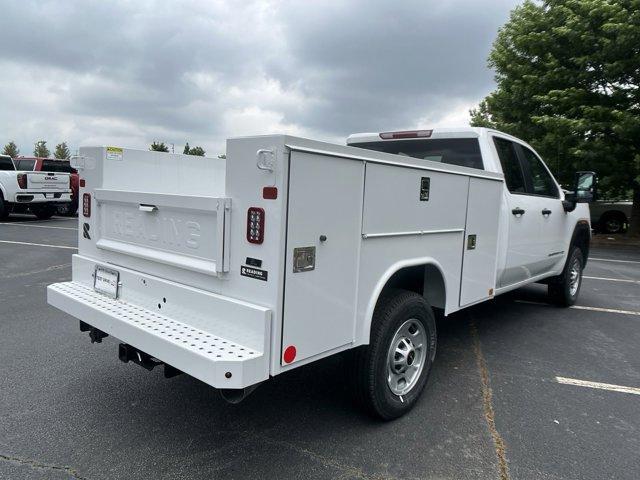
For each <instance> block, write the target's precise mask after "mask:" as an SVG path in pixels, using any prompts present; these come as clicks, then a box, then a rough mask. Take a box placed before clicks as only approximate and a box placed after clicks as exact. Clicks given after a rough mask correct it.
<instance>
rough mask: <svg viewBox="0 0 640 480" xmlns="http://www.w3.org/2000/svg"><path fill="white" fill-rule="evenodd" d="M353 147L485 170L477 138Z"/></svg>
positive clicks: (356, 145)
mask: <svg viewBox="0 0 640 480" xmlns="http://www.w3.org/2000/svg"><path fill="white" fill-rule="evenodd" d="M351 146H353V147H357V148H366V149H367V150H375V151H377V152H385V153H393V154H395V155H404V156H406V157H413V158H420V159H422V160H430V161H432V162H439V163H446V164H448V165H459V166H461V167H469V168H477V169H480V170H482V169H484V165H483V163H482V155H481V153H480V144H479V143H478V139H477V138H433V139H425V140H394V141H384V142H366V143H354V144H352V145H351Z"/></svg>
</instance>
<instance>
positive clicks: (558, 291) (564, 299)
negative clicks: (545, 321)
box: [548, 247, 584, 307]
mask: <svg viewBox="0 0 640 480" xmlns="http://www.w3.org/2000/svg"><path fill="white" fill-rule="evenodd" d="M583 268H584V257H583V256H582V250H580V249H579V248H578V247H573V248H572V249H571V251H570V252H569V257H568V258H567V263H566V264H565V266H564V270H563V272H562V275H560V276H559V277H558V278H557V279H556V280H555V281H553V282H551V283H549V286H548V292H549V297H550V298H551V300H552V301H553V303H555V304H556V305H558V306H561V307H570V306H571V305H573V304H575V303H576V300H577V299H578V294H579V293H580V286H581V285H582V269H583Z"/></svg>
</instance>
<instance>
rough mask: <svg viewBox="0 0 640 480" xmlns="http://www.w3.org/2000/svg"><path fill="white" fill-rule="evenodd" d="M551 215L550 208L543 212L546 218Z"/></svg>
mask: <svg viewBox="0 0 640 480" xmlns="http://www.w3.org/2000/svg"><path fill="white" fill-rule="evenodd" d="M551 213H552V212H551V210H549V209H548V208H545V209H544V210H542V215H544V216H545V217H548V216H549V215H551Z"/></svg>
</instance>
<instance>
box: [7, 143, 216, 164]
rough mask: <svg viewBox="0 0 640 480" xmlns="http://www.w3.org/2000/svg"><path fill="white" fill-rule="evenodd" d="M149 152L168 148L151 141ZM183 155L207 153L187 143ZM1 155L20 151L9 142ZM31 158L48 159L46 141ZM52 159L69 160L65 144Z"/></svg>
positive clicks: (34, 149) (48, 151)
mask: <svg viewBox="0 0 640 480" xmlns="http://www.w3.org/2000/svg"><path fill="white" fill-rule="evenodd" d="M149 150H152V151H155V152H168V151H169V147H168V146H167V145H166V144H165V143H164V142H157V141H155V140H154V141H153V143H152V144H151V146H150V147H149ZM182 153H183V154H185V155H197V156H199V157H204V156H205V154H206V153H207V152H205V150H204V148H202V147H198V146H196V147H190V146H189V142H187V143H186V144H185V146H184V150H183V151H182ZM2 154H3V155H9V156H10V157H11V158H16V157H19V156H20V149H19V148H18V146H17V145H16V142H14V141H13V140H11V141H10V142H9V143H7V144H6V145H5V146H4V149H3V151H2ZM33 156H34V157H39V158H50V157H51V151H50V150H49V147H47V142H46V140H38V141H37V142H36V143H34V145H33ZM53 158H58V159H61V160H69V158H71V152H70V151H69V147H68V146H67V142H62V143H59V144H57V145H56V148H55V149H54V151H53Z"/></svg>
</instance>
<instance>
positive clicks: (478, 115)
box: [469, 100, 496, 128]
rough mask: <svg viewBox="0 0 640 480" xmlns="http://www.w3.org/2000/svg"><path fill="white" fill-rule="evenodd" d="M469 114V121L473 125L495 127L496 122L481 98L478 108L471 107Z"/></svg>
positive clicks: (485, 102)
mask: <svg viewBox="0 0 640 480" xmlns="http://www.w3.org/2000/svg"><path fill="white" fill-rule="evenodd" d="M469 116H470V117H471V122H470V123H471V126H473V127H487V128H496V124H495V122H494V121H493V119H492V117H491V113H490V112H489V106H488V105H487V101H486V100H482V101H481V102H480V104H479V105H478V108H472V109H471V110H469Z"/></svg>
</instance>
